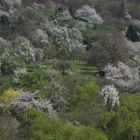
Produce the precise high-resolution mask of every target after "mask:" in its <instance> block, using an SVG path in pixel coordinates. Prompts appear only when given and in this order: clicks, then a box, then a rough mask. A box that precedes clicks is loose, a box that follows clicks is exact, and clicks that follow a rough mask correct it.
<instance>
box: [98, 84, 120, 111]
mask: <svg viewBox="0 0 140 140" xmlns="http://www.w3.org/2000/svg"><path fill="white" fill-rule="evenodd" d="M100 94H101V96H103V98H104V104H105V106H107V107H108V109H109V110H112V109H113V108H114V107H115V106H119V105H120V101H119V92H118V90H117V89H116V88H115V87H114V85H108V86H105V87H104V88H103V89H102V90H101V92H100Z"/></svg>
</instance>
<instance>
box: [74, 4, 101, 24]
mask: <svg viewBox="0 0 140 140" xmlns="http://www.w3.org/2000/svg"><path fill="white" fill-rule="evenodd" d="M74 16H75V17H76V18H79V19H81V20H84V21H87V22H89V23H92V24H102V23H103V20H102V18H101V17H100V16H99V14H97V12H96V10H95V9H94V8H91V7H90V6H88V5H86V6H82V7H81V8H80V9H78V10H77V11H76V13H75V15H74Z"/></svg>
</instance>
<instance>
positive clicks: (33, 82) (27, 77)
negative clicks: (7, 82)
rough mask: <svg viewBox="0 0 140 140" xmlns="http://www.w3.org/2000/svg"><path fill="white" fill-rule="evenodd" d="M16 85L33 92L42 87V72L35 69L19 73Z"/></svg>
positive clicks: (44, 84) (44, 85)
mask: <svg viewBox="0 0 140 140" xmlns="http://www.w3.org/2000/svg"><path fill="white" fill-rule="evenodd" d="M17 86H18V87H21V88H25V89H27V90H30V91H33V92H34V91H36V90H39V89H44V88H45V87H46V82H45V79H44V76H43V73H42V72H41V71H39V72H38V71H36V72H30V73H26V74H23V75H21V76H20V77H19V83H18V85H17Z"/></svg>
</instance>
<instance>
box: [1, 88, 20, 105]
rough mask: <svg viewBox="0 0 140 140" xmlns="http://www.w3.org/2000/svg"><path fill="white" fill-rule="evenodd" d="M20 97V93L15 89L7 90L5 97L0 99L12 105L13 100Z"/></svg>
mask: <svg viewBox="0 0 140 140" xmlns="http://www.w3.org/2000/svg"><path fill="white" fill-rule="evenodd" d="M19 96H20V93H19V92H17V91H15V90H13V89H8V90H5V91H4V93H3V95H2V96H1V97H0V102H2V103H10V102H11V101H12V100H14V99H16V98H17V97H19Z"/></svg>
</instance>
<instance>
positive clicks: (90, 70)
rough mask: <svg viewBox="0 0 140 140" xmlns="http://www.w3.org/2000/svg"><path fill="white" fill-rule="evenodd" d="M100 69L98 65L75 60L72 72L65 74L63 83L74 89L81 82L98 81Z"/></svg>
mask: <svg viewBox="0 0 140 140" xmlns="http://www.w3.org/2000/svg"><path fill="white" fill-rule="evenodd" d="M98 70H99V68H98V67H96V66H90V65H88V64H87V63H86V62H84V61H74V62H73V63H72V74H71V75H64V76H63V84H64V85H65V86H67V87H68V88H69V89H73V88H74V87H75V86H76V85H79V84H80V85H81V84H86V83H89V82H92V83H98V80H99V79H98V78H97V77H96V72H98Z"/></svg>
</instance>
